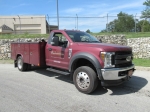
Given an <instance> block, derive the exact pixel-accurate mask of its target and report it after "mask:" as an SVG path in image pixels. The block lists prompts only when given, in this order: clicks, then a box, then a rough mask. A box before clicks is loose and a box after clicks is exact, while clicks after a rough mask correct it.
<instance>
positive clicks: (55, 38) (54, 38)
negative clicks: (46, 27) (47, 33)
mask: <svg viewBox="0 0 150 112" xmlns="http://www.w3.org/2000/svg"><path fill="white" fill-rule="evenodd" d="M51 44H52V46H58V45H59V37H58V36H54V37H53V38H52V42H51Z"/></svg>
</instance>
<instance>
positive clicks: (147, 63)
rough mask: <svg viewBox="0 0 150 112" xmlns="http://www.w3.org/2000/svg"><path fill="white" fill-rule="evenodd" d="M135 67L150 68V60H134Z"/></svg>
mask: <svg viewBox="0 0 150 112" xmlns="http://www.w3.org/2000/svg"><path fill="white" fill-rule="evenodd" d="M133 63H134V64H135V66H143V67H150V59H133Z"/></svg>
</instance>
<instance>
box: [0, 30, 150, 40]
mask: <svg viewBox="0 0 150 112" xmlns="http://www.w3.org/2000/svg"><path fill="white" fill-rule="evenodd" d="M91 34H92V35H94V36H96V35H125V37H126V38H139V37H150V32H138V33H135V32H129V33H127V32H121V33H119V32H116V33H115V32H114V33H91ZM38 37H44V38H48V37H49V34H20V35H19V34H18V35H15V34H0V39H14V38H38Z"/></svg>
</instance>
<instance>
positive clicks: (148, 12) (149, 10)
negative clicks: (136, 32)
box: [141, 0, 150, 32]
mask: <svg viewBox="0 0 150 112" xmlns="http://www.w3.org/2000/svg"><path fill="white" fill-rule="evenodd" d="M143 5H145V6H146V8H145V9H144V10H143V11H142V16H141V18H145V21H143V24H142V32H145V31H144V30H145V29H146V28H145V27H148V26H145V22H146V20H147V18H150V0H146V1H145V2H144V3H143ZM146 25H147V24H146Z"/></svg>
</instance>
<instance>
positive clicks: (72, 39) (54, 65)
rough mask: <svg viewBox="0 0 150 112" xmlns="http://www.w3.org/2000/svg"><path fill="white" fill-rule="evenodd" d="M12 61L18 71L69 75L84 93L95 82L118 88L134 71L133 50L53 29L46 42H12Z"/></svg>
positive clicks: (89, 89)
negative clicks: (33, 69) (33, 68)
mask: <svg viewBox="0 0 150 112" xmlns="http://www.w3.org/2000/svg"><path fill="white" fill-rule="evenodd" d="M11 58H12V59H13V60H14V65H15V67H18V69H19V70H20V71H26V70H28V68H29V66H31V65H32V66H33V65H34V66H40V67H46V68H47V70H49V71H53V72H57V73H61V74H64V75H70V76H71V77H72V79H73V82H74V84H75V86H76V88H77V89H78V90H79V91H80V92H83V93H91V92H93V91H94V90H95V89H96V88H97V86H98V82H101V85H102V86H105V87H106V86H115V85H119V84H121V83H123V82H124V81H126V80H128V79H130V77H131V76H132V74H133V72H134V70H135V69H134V64H133V63H132V59H133V55H132V48H130V47H127V46H121V45H115V44H107V43H101V42H100V41H99V40H98V39H97V38H95V37H93V36H92V35H90V34H88V33H86V32H82V31H76V30H53V31H51V33H50V36H49V38H48V41H47V42H46V41H41V42H13V43H11Z"/></svg>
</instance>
